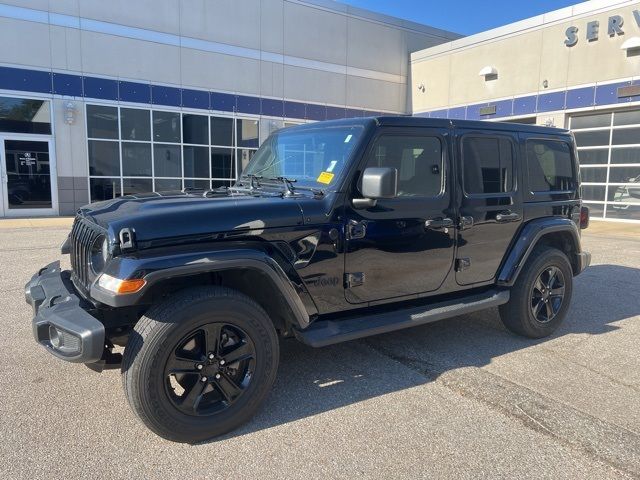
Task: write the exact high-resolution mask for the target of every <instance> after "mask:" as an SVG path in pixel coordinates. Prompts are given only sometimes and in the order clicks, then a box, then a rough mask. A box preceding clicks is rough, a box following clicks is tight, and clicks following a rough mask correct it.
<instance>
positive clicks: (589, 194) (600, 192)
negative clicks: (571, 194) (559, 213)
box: [582, 185, 606, 202]
mask: <svg viewBox="0 0 640 480" xmlns="http://www.w3.org/2000/svg"><path fill="white" fill-rule="evenodd" d="M605 188H606V187H605V186H604V185H602V186H600V185H582V198H583V199H584V200H593V201H595V202H604V192H605Z"/></svg>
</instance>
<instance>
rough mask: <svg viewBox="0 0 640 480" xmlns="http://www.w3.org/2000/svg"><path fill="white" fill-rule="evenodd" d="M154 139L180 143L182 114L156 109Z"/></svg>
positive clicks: (154, 113) (154, 114)
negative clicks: (157, 110)
mask: <svg viewBox="0 0 640 480" xmlns="http://www.w3.org/2000/svg"><path fill="white" fill-rule="evenodd" d="M153 139H154V140H155V141H156V142H172V143H180V114H179V113H175V112H156V111H154V112H153Z"/></svg>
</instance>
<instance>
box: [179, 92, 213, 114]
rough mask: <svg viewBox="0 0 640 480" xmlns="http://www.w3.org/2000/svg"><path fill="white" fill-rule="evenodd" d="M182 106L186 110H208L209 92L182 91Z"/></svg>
mask: <svg viewBox="0 0 640 480" xmlns="http://www.w3.org/2000/svg"><path fill="white" fill-rule="evenodd" d="M182 106H183V107H187V108H200V109H203V110H208V109H209V92H205V91H204V90H190V89H187V88H185V89H182Z"/></svg>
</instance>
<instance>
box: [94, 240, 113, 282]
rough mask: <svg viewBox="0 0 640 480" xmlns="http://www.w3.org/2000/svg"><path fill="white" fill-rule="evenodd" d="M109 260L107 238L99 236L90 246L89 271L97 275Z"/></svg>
mask: <svg viewBox="0 0 640 480" xmlns="http://www.w3.org/2000/svg"><path fill="white" fill-rule="evenodd" d="M108 259H109V241H108V240H107V237H105V236H103V235H100V236H99V237H98V238H96V241H95V242H93V245H92V246H91V270H93V273H95V274H96V275H98V274H99V273H102V270H104V266H105V265H106V263H107V260H108Z"/></svg>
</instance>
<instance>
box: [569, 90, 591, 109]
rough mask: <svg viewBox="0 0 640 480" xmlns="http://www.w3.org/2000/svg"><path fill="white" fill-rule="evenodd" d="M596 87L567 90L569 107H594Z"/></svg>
mask: <svg viewBox="0 0 640 480" xmlns="http://www.w3.org/2000/svg"><path fill="white" fill-rule="evenodd" d="M595 91H596V88H595V87H584V88H574V89H573V90H567V105H566V107H567V108H568V109H569V108H582V107H590V106H592V105H593V97H594V95H595Z"/></svg>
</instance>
